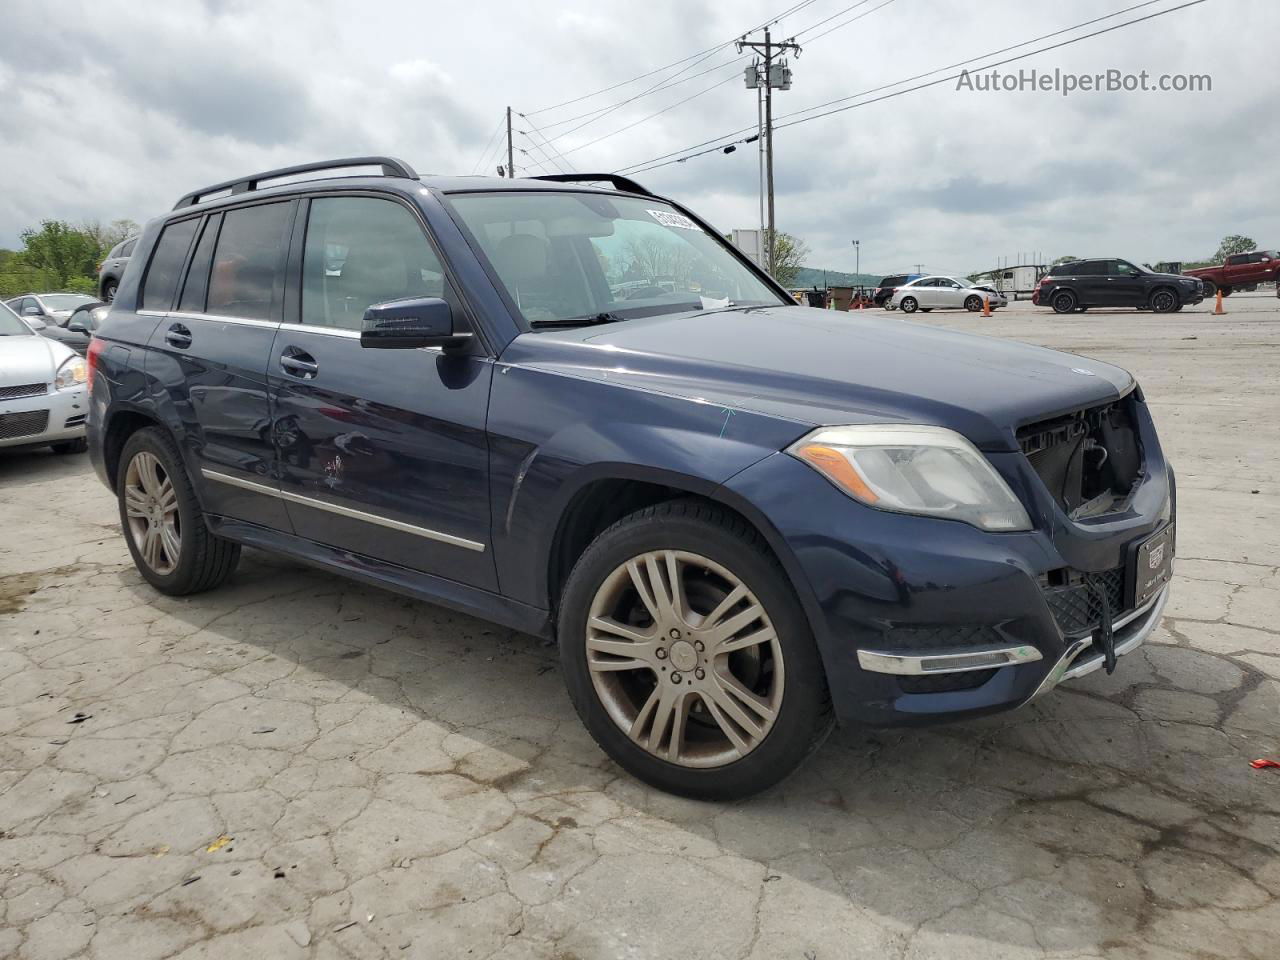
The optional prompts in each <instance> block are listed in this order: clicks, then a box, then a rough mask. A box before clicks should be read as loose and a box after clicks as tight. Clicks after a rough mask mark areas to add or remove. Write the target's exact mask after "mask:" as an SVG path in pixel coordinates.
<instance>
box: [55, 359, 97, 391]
mask: <svg viewBox="0 0 1280 960" xmlns="http://www.w3.org/2000/svg"><path fill="white" fill-rule="evenodd" d="M87 379H89V365H88V364H86V363H85V362H84V357H70V358H69V359H68V360H67V362H66V363H64V364H63V365H62V366H60V367H59V368H58V373H57V376H55V377H54V378H53V385H54V386H55V387H57V388H58V389H59V390H68V389H70V388H71V387H78V386H80V384H82V383H84V382H85V381H86V380H87Z"/></svg>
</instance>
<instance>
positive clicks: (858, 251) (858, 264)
mask: <svg viewBox="0 0 1280 960" xmlns="http://www.w3.org/2000/svg"><path fill="white" fill-rule="evenodd" d="M853 255H854V264H855V266H854V268H853V272H854V273H855V274H857V275H858V276H859V277H860V276H861V275H862V241H861V240H854V241H853Z"/></svg>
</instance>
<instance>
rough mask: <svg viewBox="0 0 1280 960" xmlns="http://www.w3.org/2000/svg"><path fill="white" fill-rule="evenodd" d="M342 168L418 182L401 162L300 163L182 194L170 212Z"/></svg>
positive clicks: (370, 159) (354, 159)
mask: <svg viewBox="0 0 1280 960" xmlns="http://www.w3.org/2000/svg"><path fill="white" fill-rule="evenodd" d="M343 167H381V168H382V175H383V176H384V177H405V178H406V179H409V180H417V179H418V174H417V173H416V172H415V171H414V169H413V167H411V166H409V164H407V163H405V162H404V161H403V160H397V159H396V158H395V157H342V158H341V159H339V160H318V161H316V162H315V163H300V164H298V165H297V166H294V167H281V168H280V169H278V170H265V171H263V172H262V173H255V174H252V175H250V176H247V177H236V178H235V179H234V180H224V181H223V182H222V183H214V184H211V185H209V186H207V187H201V188H200V189H199V190H193V191H191V192H190V193H188V194H185V195H184V196H183V197H182V199H181V200H179V201H178V202H177V203H175V204H174V205H173V209H175V210H181V209H182V208H183V207H190V206H194V205H195V204H197V203H199V202H200V201H201V200H203V199H204V198H205V197H207V196H208V195H209V194H211V193H221V192H222V191H223V190H230V191H231V193H232V194H233V195H234V194H237V193H248V192H249V191H251V190H257V189H258V184H259V183H261V182H262V181H263V180H278V179H280V178H281V177H291V176H294V175H295V174H299V173H313V172H315V171H317V170H338V169H341V168H343Z"/></svg>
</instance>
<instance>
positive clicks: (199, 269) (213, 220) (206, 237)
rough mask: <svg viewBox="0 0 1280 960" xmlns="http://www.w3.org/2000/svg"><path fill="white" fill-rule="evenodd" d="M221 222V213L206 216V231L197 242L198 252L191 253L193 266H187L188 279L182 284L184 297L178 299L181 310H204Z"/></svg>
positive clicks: (195, 311) (190, 311)
mask: <svg viewBox="0 0 1280 960" xmlns="http://www.w3.org/2000/svg"><path fill="white" fill-rule="evenodd" d="M221 222H222V216H221V214H214V215H213V216H212V217H206V218H205V222H204V231H203V232H202V233H201V234H200V240H199V242H198V243H197V244H196V252H195V253H193V254H192V255H191V266H189V267H188V268H187V280H186V283H184V284H183V285H182V299H181V300H179V301H178V309H179V310H184V311H186V312H188V313H203V312H204V295H205V292H206V291H207V290H208V289H209V268H210V267H211V266H212V264H213V245H214V243H215V242H216V241H217V239H218V224H219V223H221Z"/></svg>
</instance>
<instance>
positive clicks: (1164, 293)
mask: <svg viewBox="0 0 1280 960" xmlns="http://www.w3.org/2000/svg"><path fill="white" fill-rule="evenodd" d="M1151 309H1152V310H1154V311H1155V312H1156V313H1173V312H1174V311H1175V310H1177V309H1178V295H1177V294H1176V293H1174V292H1173V291H1172V290H1164V289H1162V290H1157V291H1156V292H1155V293H1153V294H1151Z"/></svg>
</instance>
